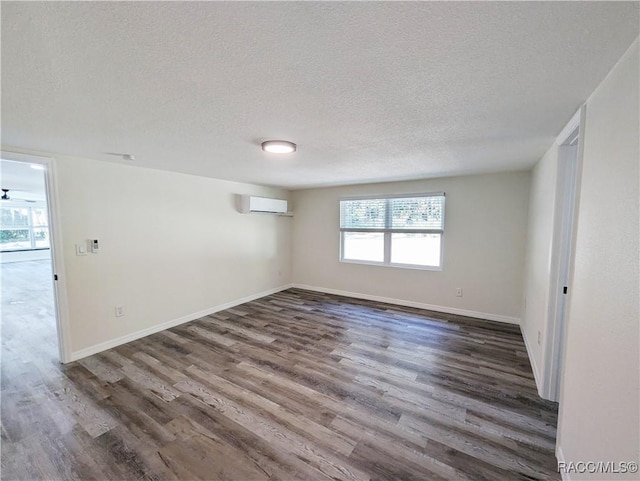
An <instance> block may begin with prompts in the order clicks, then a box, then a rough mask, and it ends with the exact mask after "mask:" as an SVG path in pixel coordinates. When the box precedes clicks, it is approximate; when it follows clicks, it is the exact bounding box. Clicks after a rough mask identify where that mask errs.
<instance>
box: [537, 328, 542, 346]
mask: <svg viewBox="0 0 640 481" xmlns="http://www.w3.org/2000/svg"><path fill="white" fill-rule="evenodd" d="M540 344H542V332H540V331H538V345H540Z"/></svg>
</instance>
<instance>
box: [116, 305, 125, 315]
mask: <svg viewBox="0 0 640 481" xmlns="http://www.w3.org/2000/svg"><path fill="white" fill-rule="evenodd" d="M122 316H124V306H116V317H122Z"/></svg>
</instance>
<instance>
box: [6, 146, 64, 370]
mask: <svg viewBox="0 0 640 481" xmlns="http://www.w3.org/2000/svg"><path fill="white" fill-rule="evenodd" d="M1 155H2V159H4V160H14V161H17V162H28V163H30V164H41V165H44V167H45V169H44V178H45V188H46V198H47V211H48V214H49V239H50V243H51V268H52V272H51V274H52V276H57V280H54V281H53V294H54V295H53V298H54V303H55V312H56V327H57V332H58V350H59V356H60V362H63V363H67V362H70V361H71V342H70V325H69V307H68V303H67V288H66V283H65V279H66V277H65V275H64V257H63V248H62V229H61V227H60V220H59V219H60V211H59V205H60V203H59V201H58V190H57V183H56V165H55V159H54V158H52V157H42V156H38V155H31V154H23V153H19V152H10V151H5V150H3V151H2V152H1Z"/></svg>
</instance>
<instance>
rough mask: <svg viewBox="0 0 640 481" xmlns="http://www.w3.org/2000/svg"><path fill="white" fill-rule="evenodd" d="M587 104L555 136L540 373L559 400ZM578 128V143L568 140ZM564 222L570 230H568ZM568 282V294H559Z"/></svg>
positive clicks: (544, 392)
mask: <svg viewBox="0 0 640 481" xmlns="http://www.w3.org/2000/svg"><path fill="white" fill-rule="evenodd" d="M585 115H586V107H585V106H582V107H581V108H580V109H579V110H578V111H577V112H576V114H575V115H574V116H573V117H572V118H571V120H570V121H569V123H568V124H567V126H566V127H565V128H564V129H562V132H561V133H560V135H558V137H557V139H556V145H557V147H556V148H557V151H558V159H557V167H556V169H557V179H556V187H555V203H554V207H553V232H552V238H551V264H550V278H549V294H548V299H549V301H548V306H547V318H546V323H545V333H546V334H545V339H544V345H543V346H542V353H543V354H542V366H541V367H542V371H541V374H542V376H541V377H540V380H541V381H542V383H541V384H540V385H539V386H540V389H539V390H540V396H541V397H542V398H544V399H549V400H551V401H556V402H557V401H559V398H560V392H559V391H560V387H559V386H560V380H561V376H562V369H563V366H562V358H563V349H564V346H563V345H564V333H565V332H566V324H567V320H568V302H569V297H570V296H571V274H572V269H573V257H574V249H575V239H576V228H577V213H578V202H579V197H580V178H581V175H582V174H581V172H582V153H583V149H584V134H583V132H584V121H585ZM576 131H577V132H578V144H577V145H572V146H569V145H568V144H567V142H568V141H569V140H570V139H571V138H574V137H575V132H576ZM567 224H569V226H570V230H567V229H566V228H567ZM563 286H568V287H569V290H568V294H566V295H565V294H562V293H561V290H562V287H563Z"/></svg>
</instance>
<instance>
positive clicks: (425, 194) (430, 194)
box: [338, 192, 446, 200]
mask: <svg viewBox="0 0 640 481" xmlns="http://www.w3.org/2000/svg"><path fill="white" fill-rule="evenodd" d="M412 197H446V193H445V192H422V193H417V194H371V195H347V196H343V197H340V198H339V199H338V200H372V199H396V198H397V199H410V198H412Z"/></svg>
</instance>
